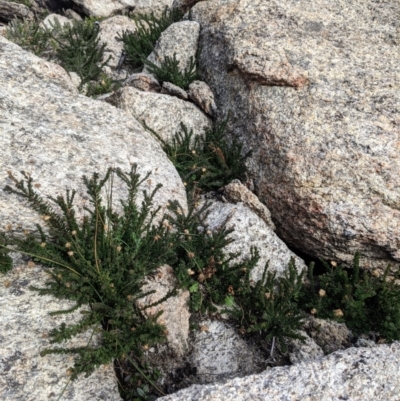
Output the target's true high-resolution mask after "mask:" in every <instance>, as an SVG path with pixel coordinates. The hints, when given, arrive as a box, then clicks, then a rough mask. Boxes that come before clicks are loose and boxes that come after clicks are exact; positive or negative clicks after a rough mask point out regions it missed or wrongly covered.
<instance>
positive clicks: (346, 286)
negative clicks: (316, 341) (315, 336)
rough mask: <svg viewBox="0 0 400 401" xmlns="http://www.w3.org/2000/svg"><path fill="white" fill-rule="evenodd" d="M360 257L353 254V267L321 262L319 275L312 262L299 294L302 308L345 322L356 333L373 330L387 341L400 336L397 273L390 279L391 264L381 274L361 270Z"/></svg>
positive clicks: (316, 314)
mask: <svg viewBox="0 0 400 401" xmlns="http://www.w3.org/2000/svg"><path fill="white" fill-rule="evenodd" d="M359 260H360V255H359V254H356V255H355V256H354V261H353V267H352V269H348V268H345V266H344V265H339V266H329V265H328V264H327V263H326V262H323V263H324V266H325V270H326V271H325V272H324V273H323V274H320V275H314V272H313V268H314V266H313V264H311V265H310V268H309V271H308V284H306V285H305V286H304V287H303V288H302V290H301V294H300V297H299V303H300V304H301V307H302V309H303V310H305V311H307V312H308V313H310V312H311V313H312V314H314V315H315V316H317V317H319V318H323V319H334V320H338V321H340V322H344V323H346V325H347V326H348V327H349V329H351V330H352V331H353V332H354V334H356V335H359V334H362V333H366V334H368V333H370V332H375V333H379V335H380V336H381V337H382V338H384V339H385V340H387V341H393V340H398V339H400V285H399V284H398V283H397V282H396V281H397V279H398V277H399V276H400V272H398V273H397V274H396V275H395V276H394V277H391V278H389V274H390V273H391V268H390V266H388V267H387V269H386V271H385V273H384V274H383V275H382V276H379V275H376V274H375V273H371V272H369V271H363V272H361V270H360V265H359Z"/></svg>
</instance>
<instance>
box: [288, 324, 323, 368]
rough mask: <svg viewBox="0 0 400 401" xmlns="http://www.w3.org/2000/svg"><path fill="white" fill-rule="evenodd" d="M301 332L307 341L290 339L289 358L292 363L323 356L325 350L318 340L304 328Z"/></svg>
mask: <svg viewBox="0 0 400 401" xmlns="http://www.w3.org/2000/svg"><path fill="white" fill-rule="evenodd" d="M299 334H301V335H302V336H303V337H305V338H306V339H305V341H304V342H302V341H301V340H297V339H289V360H290V362H291V363H292V364H295V363H299V362H305V361H309V360H312V359H317V358H321V357H323V356H324V352H323V351H322V349H321V347H320V346H319V345H317V344H316V342H315V341H314V340H313V339H312V338H310V336H309V335H308V334H307V333H306V332H305V331H303V330H299Z"/></svg>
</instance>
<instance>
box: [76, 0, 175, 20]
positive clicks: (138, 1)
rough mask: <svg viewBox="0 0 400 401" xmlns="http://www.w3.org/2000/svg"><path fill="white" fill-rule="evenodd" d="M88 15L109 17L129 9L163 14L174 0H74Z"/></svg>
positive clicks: (140, 12) (130, 10) (133, 11)
mask: <svg viewBox="0 0 400 401" xmlns="http://www.w3.org/2000/svg"><path fill="white" fill-rule="evenodd" d="M73 2H74V3H75V4H76V5H77V6H78V7H79V8H80V9H81V10H82V12H83V13H85V14H86V15H88V16H94V17H109V16H111V15H113V14H115V13H116V12H123V11H129V12H131V13H132V14H150V13H151V12H153V13H154V14H155V15H161V14H162V12H163V11H164V10H165V8H166V7H171V6H172V2H173V0H115V1H110V0H73Z"/></svg>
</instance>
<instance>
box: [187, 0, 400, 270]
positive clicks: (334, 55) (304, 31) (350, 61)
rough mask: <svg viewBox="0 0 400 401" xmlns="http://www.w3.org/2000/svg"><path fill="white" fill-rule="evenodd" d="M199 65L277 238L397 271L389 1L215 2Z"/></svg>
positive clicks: (397, 165)
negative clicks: (243, 152)
mask: <svg viewBox="0 0 400 401" xmlns="http://www.w3.org/2000/svg"><path fill="white" fill-rule="evenodd" d="M191 15H192V17H193V18H194V19H195V20H196V21H198V22H200V24H201V35H200V48H201V49H202V52H201V56H200V64H201V67H202V71H203V72H204V79H205V80H206V82H207V83H208V84H209V85H210V86H211V88H212V90H213V92H214V94H215V98H216V102H217V106H218V107H219V110H220V114H221V115H226V114H227V113H228V111H230V112H231V120H230V124H229V126H230V128H231V129H232V132H233V133H235V134H237V135H239V137H240V138H241V139H242V141H243V143H244V145H245V148H246V149H253V155H252V158H251V160H250V162H249V167H250V171H251V176H252V178H253V181H254V188H255V190H256V194H257V195H258V196H259V198H260V200H261V201H263V202H264V203H265V204H266V205H267V206H268V208H269V210H270V211H271V214H272V218H273V221H274V223H275V224H276V226H277V233H278V235H280V236H281V237H282V238H283V239H284V240H285V241H286V242H287V243H288V244H289V245H292V246H295V247H297V248H299V249H301V250H302V251H305V252H307V253H309V254H312V255H314V256H319V257H324V258H326V259H331V260H345V261H350V260H351V259H352V257H353V255H354V253H355V251H360V252H361V253H362V254H363V255H364V257H365V259H362V260H363V265H364V266H367V267H368V266H370V267H373V266H376V267H379V268H382V267H386V265H387V263H388V262H391V263H392V265H399V262H400V174H399V171H400V51H399V50H400V49H399V44H400V22H399V21H400V20H399V15H400V2H399V1H397V0H388V1H374V0H363V1H359V0H346V1H345V2H342V1H331V0H315V1H309V0H284V1H282V0H270V1H265V0H215V1H201V2H199V3H197V4H196V5H195V6H194V7H193V8H192V10H191Z"/></svg>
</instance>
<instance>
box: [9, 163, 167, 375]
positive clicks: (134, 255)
mask: <svg viewBox="0 0 400 401" xmlns="http://www.w3.org/2000/svg"><path fill="white" fill-rule="evenodd" d="M114 175H116V176H117V177H118V178H119V179H120V180H122V181H123V182H124V183H125V185H126V186H127V188H128V196H127V199H126V200H125V201H123V202H122V207H123V212H124V213H123V215H118V214H116V213H115V212H113V210H112V208H111V196H112V195H111V194H109V196H110V199H107V205H106V206H104V205H103V202H102V197H101V195H100V192H101V190H102V189H103V188H104V187H105V185H106V183H107V182H108V181H110V180H111V181H112V179H113V176H114ZM147 177H148V176H146V177H145V178H144V179H143V180H145V179H147ZM143 180H140V179H139V175H138V174H137V173H136V166H133V167H132V169H131V171H130V173H128V174H124V173H122V171H121V170H119V169H115V170H114V169H109V170H108V172H107V174H106V176H105V177H104V178H103V179H99V176H98V174H94V175H93V177H92V178H91V179H88V178H86V177H84V182H85V185H86V187H87V193H88V196H89V199H90V204H91V208H86V212H87V214H86V216H85V218H84V219H83V221H82V222H80V221H78V220H77V218H76V217H75V210H74V205H73V201H74V196H75V192H74V191H72V192H70V191H67V194H66V197H65V198H64V197H62V196H59V197H57V198H51V200H52V201H53V202H54V203H55V205H57V206H58V207H59V208H60V209H61V211H62V214H61V215H60V214H58V213H57V212H56V211H55V210H54V209H53V207H52V206H51V205H50V204H49V203H47V202H45V201H44V200H43V199H42V198H41V197H40V195H38V194H37V193H36V192H35V190H34V189H33V182H32V179H31V178H30V177H28V176H26V183H25V182H24V181H20V182H16V183H15V187H16V188H15V189H13V188H10V187H6V190H7V191H10V192H15V193H17V194H19V195H21V196H22V197H23V198H25V199H26V200H28V202H29V204H30V205H31V206H32V208H33V209H34V210H35V211H36V212H38V213H39V214H40V215H41V216H45V217H44V219H45V221H46V224H47V226H48V227H49V233H50V236H47V235H45V233H44V231H43V229H42V228H41V227H40V226H37V231H36V232H32V233H30V234H29V235H28V236H26V237H22V238H20V237H13V238H9V239H8V244H9V245H11V246H12V247H16V248H17V249H18V250H19V251H21V252H22V253H23V254H26V255H29V256H31V257H32V258H33V259H34V260H35V261H38V262H41V263H43V264H44V265H47V266H49V267H50V268H49V269H48V272H49V273H50V275H51V279H49V281H48V282H47V283H46V287H44V288H40V289H36V290H37V291H38V292H39V294H41V295H43V294H52V295H54V296H56V297H58V298H66V299H70V300H72V301H74V302H75V303H76V308H78V307H80V306H82V305H89V307H90V310H89V311H88V313H87V314H85V315H83V317H82V319H81V320H80V322H79V323H77V324H74V325H71V326H68V327H67V326H65V325H62V326H61V327H60V328H59V329H55V330H53V331H52V332H51V333H50V336H51V339H52V340H51V341H52V342H53V343H61V342H62V341H63V340H66V339H69V338H71V337H72V336H74V335H76V334H78V333H80V332H83V331H86V330H87V329H89V328H91V327H93V325H98V324H101V325H102V327H103V329H104V332H103V334H102V343H101V346H100V347H98V348H95V347H91V346H88V347H81V348H73V349H65V348H61V347H60V348H53V349H48V350H46V351H44V352H43V353H42V354H47V353H75V354H77V355H78V358H77V359H76V361H75V366H74V369H73V375H72V377H73V378H75V377H76V376H77V375H78V374H79V373H81V372H85V373H90V372H92V371H93V369H94V368H95V367H96V366H98V365H100V364H103V363H108V362H110V360H112V359H113V358H117V357H119V356H121V355H123V354H125V355H128V353H129V352H131V351H132V352H134V353H135V355H138V356H140V355H141V353H142V349H143V346H144V345H145V344H148V345H151V344H154V343H157V342H160V341H163V339H164V334H163V327H162V326H160V325H159V324H157V323H156V321H155V319H156V318H157V317H154V318H150V319H145V318H144V316H143V313H142V311H141V310H140V309H139V308H138V307H137V306H136V304H135V301H136V300H137V299H138V298H140V297H142V296H144V295H145V294H143V293H142V292H141V286H142V280H143V278H144V277H145V276H146V275H147V274H149V273H150V272H152V271H153V270H154V269H155V268H157V267H158V266H159V265H160V264H163V263H165V262H172V261H173V260H174V254H173V249H172V248H171V246H170V241H171V239H170V234H169V231H168V229H167V228H166V227H164V226H163V225H162V224H161V223H160V224H158V225H152V223H153V220H154V217H155V215H156V213H157V212H158V210H151V205H152V200H153V197H154V195H155V193H156V191H157V189H158V188H157V189H156V190H155V191H154V192H153V193H151V194H150V195H148V194H146V193H145V194H144V200H143V202H142V206H141V207H140V208H138V207H137V206H136V204H135V198H136V195H137V191H138V186H139V185H140V183H141V182H143ZM76 308H73V309H72V310H74V309H76ZM72 310H69V311H60V312H59V313H68V312H70V311H72Z"/></svg>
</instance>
